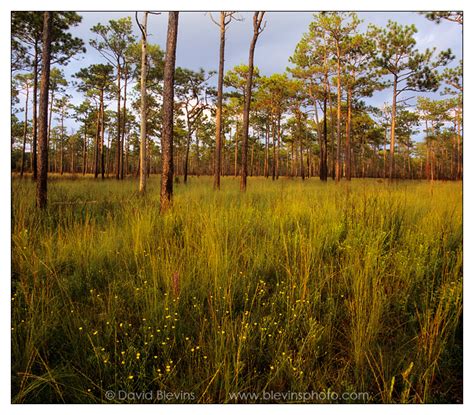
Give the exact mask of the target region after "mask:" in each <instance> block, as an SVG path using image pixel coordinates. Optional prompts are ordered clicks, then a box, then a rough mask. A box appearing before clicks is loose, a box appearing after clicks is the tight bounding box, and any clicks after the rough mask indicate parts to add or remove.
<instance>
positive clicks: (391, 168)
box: [388, 75, 398, 180]
mask: <svg viewBox="0 0 474 415" xmlns="http://www.w3.org/2000/svg"><path fill="white" fill-rule="evenodd" d="M397 82H398V77H397V76H396V75H395V76H394V78H393V98H392V124H391V128H390V157H389V163H388V164H389V166H388V177H389V179H390V180H393V178H394V174H395V127H396V117H397Z"/></svg>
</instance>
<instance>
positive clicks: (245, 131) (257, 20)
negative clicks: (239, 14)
mask: <svg viewBox="0 0 474 415" xmlns="http://www.w3.org/2000/svg"><path fill="white" fill-rule="evenodd" d="M264 14H265V12H255V13H254V16H253V37H252V41H251V42H250V49H249V65H248V74H247V83H246V85H245V102H244V120H243V127H242V155H241V157H242V161H241V164H242V169H241V177H240V190H241V191H245V190H246V189H247V146H248V138H249V117H250V102H251V99H252V83H253V58H254V53H255V45H256V44H257V39H258V36H259V34H260V32H261V25H262V20H263V16H264Z"/></svg>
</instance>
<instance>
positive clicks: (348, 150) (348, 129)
mask: <svg viewBox="0 0 474 415" xmlns="http://www.w3.org/2000/svg"><path fill="white" fill-rule="evenodd" d="M351 118H352V89H351V88H349V90H348V91H347V121H346V155H345V157H346V180H349V181H350V180H351Z"/></svg>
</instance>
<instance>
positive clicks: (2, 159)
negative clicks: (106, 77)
mask: <svg viewBox="0 0 474 415" xmlns="http://www.w3.org/2000/svg"><path fill="white" fill-rule="evenodd" d="M223 4H225V7H223ZM472 4H473V3H472V2H471V1H469V2H468V1H465V2H464V1H459V0H457V1H453V0H451V1H439V0H431V1H425V0H423V1H416V2H414V1H413V0H411V1H408V0H399V1H397V2H390V3H389V2H380V1H368V0H359V1H358V2H354V1H347V0H344V1H337V2H334V1H333V2H327V1H324V2H323V1H319V2H316V1H315V2H307V1H303V0H292V1H291V2H285V3H279V4H276V3H275V1H260V0H257V1H255V0H253V1H249V0H240V1H235V0H230V1H226V2H224V3H223V2H222V0H221V1H216V0H206V1H200V2H193V3H191V2H190V1H189V0H187V1H185V0H174V1H173V2H171V1H168V2H164V1H156V0H155V1H143V0H135V1H133V2H130V1H127V2H126V1H122V0H116V1H111V0H102V1H100V2H97V0H82V1H80V2H78V1H72V2H67V3H66V2H64V1H59V0H54V1H42V2H38V1H37V0H36V1H34V0H21V1H16V2H14V3H10V2H8V3H7V1H3V2H1V4H0V11H1V14H0V18H1V20H0V27H2V28H3V30H4V32H7V31H9V30H10V12H11V10H39V7H40V8H41V9H42V10H44V9H50V10H65V9H67V10H82V11H85V10H91V11H94V10H130V9H131V6H133V8H134V9H137V10H170V7H171V9H172V10H222V9H223V8H224V9H226V10H256V9H258V10H293V11H295V10H357V11H375V10H377V11H380V10H387V11H388V10H390V11H402V10H463V11H464V18H465V21H466V22H467V23H466V24H465V25H464V39H465V48H464V64H465V73H467V74H471V73H473V71H472V68H473V66H472V54H471V53H470V50H469V48H468V46H469V41H468V40H467V39H472V38H473V37H472V36H471V34H472V33H471V32H472V19H471V16H472V11H473V7H472ZM7 6H9V7H7ZM387 6H389V7H387ZM8 38H9V36H8V34H7V33H4V36H3V37H2V39H3V41H2V42H0V51H1V55H0V56H1V57H2V60H1V72H0V73H1V78H2V82H1V84H0V87H1V97H2V100H1V111H0V114H1V117H2V123H1V124H0V125H1V126H2V133H3V134H2V135H1V140H0V143H1V147H2V148H1V149H2V151H0V171H1V176H0V178H1V179H0V195H3V198H4V200H3V202H2V203H0V209H1V212H0V221H1V226H0V229H1V230H2V232H1V237H0V254H1V260H0V264H1V265H2V267H1V268H2V273H1V274H2V275H1V276H0V304H1V307H2V309H1V310H0V339H1V341H0V368H1V370H2V373H1V377H0V381H1V385H0V410H1V411H2V413H5V414H7V413H8V414H24V413H29V412H38V411H39V413H43V412H48V413H51V414H56V413H58V414H64V413H67V414H78V413H81V412H83V411H84V410H85V411H88V412H89V413H91V414H96V413H100V414H103V413H104V412H105V413H113V414H122V413H126V414H128V413H130V412H132V411H137V410H138V411H140V412H141V413H150V414H154V415H156V414H159V413H161V412H166V413H182V412H183V413H184V412H185V411H186V412H188V411H192V412H194V413H195V414H214V413H215V414H217V413H219V414H222V412H225V413H229V414H240V413H241V412H242V411H245V412H247V413H250V414H252V413H257V412H261V411H262V410H263V411H268V412H272V413H274V414H282V413H288V412H290V411H291V412H292V413H293V412H297V413H303V414H314V413H328V412H337V413H350V414H351V415H352V414H354V413H355V414H358V413H364V414H366V413H368V414H370V413H376V412H377V413H378V412H381V411H382V412H383V413H388V414H390V413H397V414H398V413H400V412H413V413H426V414H428V413H429V414H438V413H439V414H446V413H448V412H449V413H453V412H459V413H465V412H466V411H470V413H472V409H473V406H474V405H473V402H474V400H473V397H472V395H471V394H470V391H471V390H472V389H473V388H472V386H473V382H472V369H473V366H472V358H471V357H470V355H469V350H471V349H472V346H473V342H472V332H471V330H470V327H469V326H470V324H469V323H471V322H472V310H471V307H470V305H469V298H471V295H470V294H471V292H472V283H471V282H470V278H471V275H472V271H473V270H474V268H473V265H472V259H471V258H473V255H472V254H473V252H472V246H473V245H472V231H473V229H474V228H473V227H474V224H473V220H474V218H472V216H471V215H470V212H473V211H474V204H473V199H472V197H473V194H472V191H471V189H472V183H473V170H472V168H471V166H470V161H471V157H472V155H473V154H474V153H473V146H474V144H472V142H473V136H472V134H470V132H471V124H472V122H471V121H470V109H471V106H470V103H471V94H470V93H471V89H470V84H471V82H470V79H471V78H470V77H469V76H468V79H467V81H465V87H466V88H467V89H466V91H465V101H464V102H465V114H466V115H467V117H466V118H465V120H464V136H465V137H466V140H465V145H464V168H465V170H464V183H465V185H464V211H465V212H466V214H465V215H464V258H465V268H464V275H465V276H466V277H467V278H465V281H464V295H465V297H464V298H465V301H464V306H465V308H464V350H466V352H465V353H464V402H465V403H464V405H424V406H422V405H404V406H399V405H384V406H383V407H379V406H378V405H347V406H344V405H318V406H313V405H305V404H301V405H290V406H289V405H269V406H268V405H267V406H263V407H260V406H258V405H246V406H244V407H241V406H238V405H192V406H187V405H167V406H165V407H161V406H156V405H136V406H133V407H130V406H129V405H106V406H104V405H100V406H99V405H88V406H87V407H84V406H80V405H56V406H55V405H35V406H34V407H33V406H30V405H11V404H10V371H9V369H10V271H11V269H10V218H11V215H10V212H11V207H10V206H11V200H10V134H9V129H10V128H9V126H10V83H9V79H10V44H9V41H8ZM469 408H471V409H470V410H469Z"/></svg>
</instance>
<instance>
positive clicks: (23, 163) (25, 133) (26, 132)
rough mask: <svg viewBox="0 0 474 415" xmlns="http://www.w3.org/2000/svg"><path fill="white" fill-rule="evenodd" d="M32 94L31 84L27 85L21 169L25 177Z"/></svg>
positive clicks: (21, 173) (21, 175)
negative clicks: (29, 100)
mask: <svg viewBox="0 0 474 415" xmlns="http://www.w3.org/2000/svg"><path fill="white" fill-rule="evenodd" d="M29 95H30V88H29V85H28V84H27V85H26V99H25V126H24V128H23V145H22V147H21V169H20V177H23V173H24V171H25V150H26V136H27V134H28V99H29Z"/></svg>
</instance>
